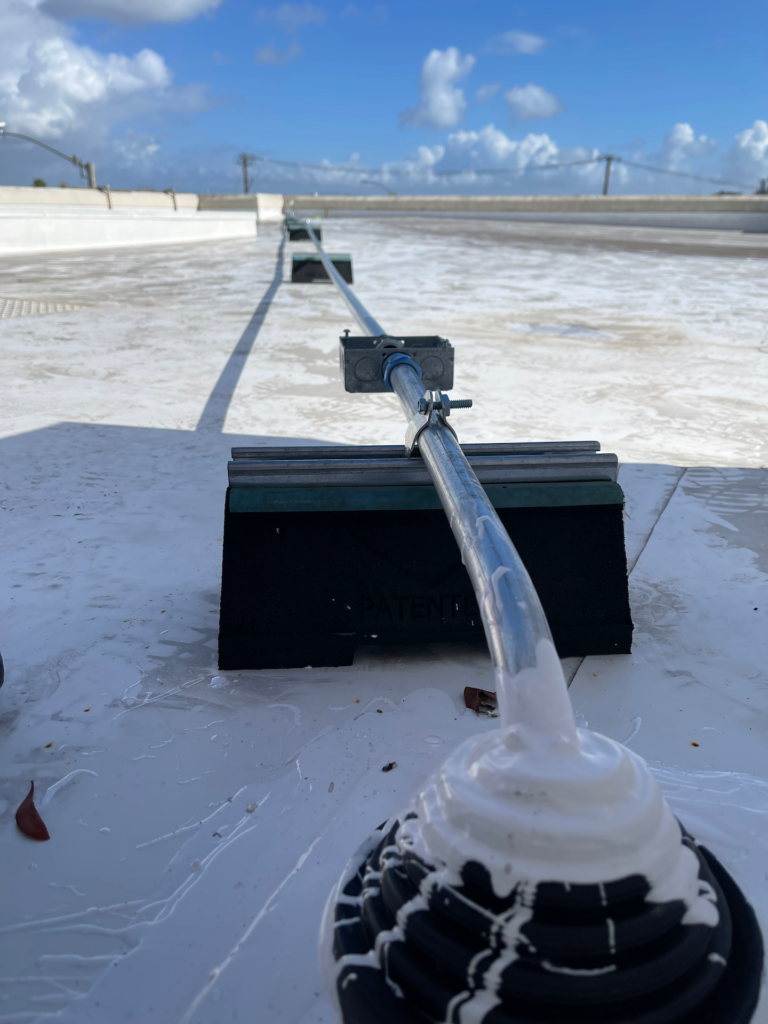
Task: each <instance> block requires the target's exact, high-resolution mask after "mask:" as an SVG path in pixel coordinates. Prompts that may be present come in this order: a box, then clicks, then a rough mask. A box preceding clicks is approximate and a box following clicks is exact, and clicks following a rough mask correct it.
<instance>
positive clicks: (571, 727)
mask: <svg viewBox="0 0 768 1024" xmlns="http://www.w3.org/2000/svg"><path fill="white" fill-rule="evenodd" d="M536 654H537V664H536V666H535V667H534V668H526V669H524V670H523V671H522V672H520V673H518V675H517V676H515V677H514V678H513V679H509V678H506V679H505V678H497V694H498V698H499V708H500V712H501V727H500V728H499V729H498V730H495V731H493V732H491V733H482V734H481V735H479V736H473V737H471V738H470V739H468V740H466V741H465V742H464V743H462V744H460V746H459V747H457V749H456V750H455V751H454V752H453V753H452V754H451V755H450V756H449V757H448V759H447V760H446V761H445V762H444V764H443V765H442V766H441V767H440V768H439V769H438V770H437V772H435V774H434V775H433V776H432V777H431V778H430V779H429V780H428V782H427V783H426V785H425V786H424V789H423V790H422V791H421V793H420V794H419V795H418V796H417V798H416V800H415V802H414V805H413V810H414V811H415V812H416V815H417V817H415V818H412V819H410V820H408V821H404V822H403V825H402V827H401V829H400V833H399V837H398V838H399V840H400V841H401V842H402V843H404V845H406V846H409V847H411V848H412V849H413V851H414V853H416V854H417V855H419V856H420V857H421V859H422V860H423V861H425V862H426V863H428V864H434V865H435V867H436V868H438V869H439V870H440V873H441V874H442V875H443V881H444V882H445V883H446V884H449V885H458V884H460V879H461V869H462V868H463V866H464V865H465V864H466V863H467V862H468V861H477V862H479V863H480V864H482V865H484V866H485V867H486V868H487V869H488V872H489V874H490V876H491V881H492V884H493V888H494V891H495V892H496V894H497V895H498V896H500V897H505V896H508V895H509V894H510V893H511V892H512V890H513V889H514V887H515V886H516V885H519V884H520V883H525V884H526V885H528V884H530V883H534V884H536V883H538V882H545V881H552V882H565V883H573V884H599V883H605V882H611V881H615V880H618V879H620V878H626V877H627V876H629V875H643V876H644V877H645V878H647V879H648V882H649V884H650V886H651V892H650V893H649V895H648V896H647V899H648V900H650V901H651V902H664V901H667V900H674V899H680V900H683V901H684V902H685V904H686V906H687V908H688V909H687V913H686V917H685V919H684V920H685V923H689V924H693V923H702V924H708V925H710V926H714V925H715V924H716V923H717V910H716V908H715V906H714V904H713V903H712V901H711V899H708V898H707V897H706V896H700V895H699V888H700V882H699V879H698V863H697V861H696V857H695V856H694V854H693V853H692V852H691V851H690V850H689V849H687V848H686V847H685V846H683V844H682V843H681V841H680V827H679V825H678V824H677V821H676V820H675V817H674V815H673V814H672V811H671V810H670V809H669V807H668V805H667V803H666V801H665V800H664V798H663V796H662V794H661V790H660V789H659V785H658V783H657V782H656V780H655V779H654V777H653V776H652V775H651V773H650V772H649V770H648V767H647V765H646V764H645V762H644V761H643V759H642V758H640V757H638V756H637V754H634V753H633V752H632V751H631V750H628V749H627V748H626V747H623V746H622V745H621V744H620V743H616V742H615V741H614V740H610V739H608V738H607V737H606V736H601V735H600V734H599V733H594V732H591V731H589V730H586V729H577V728H576V724H575V720H574V716H573V711H572V708H571V704H570V699H569V697H568V691H567V687H566V685H565V680H564V678H563V672H562V667H561V665H560V660H559V658H558V656H557V652H556V651H555V648H554V645H553V644H552V642H551V641H550V640H545V639H542V640H540V641H539V642H538V644H537V648H536Z"/></svg>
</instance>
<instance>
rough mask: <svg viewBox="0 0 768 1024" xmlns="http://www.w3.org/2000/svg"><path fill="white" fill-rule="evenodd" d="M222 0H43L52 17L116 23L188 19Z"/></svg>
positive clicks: (44, 6)
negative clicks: (91, 19) (93, 19)
mask: <svg viewBox="0 0 768 1024" xmlns="http://www.w3.org/2000/svg"><path fill="white" fill-rule="evenodd" d="M220 3H221V0H44V3H43V4H42V5H41V8H40V9H41V10H42V11H44V12H45V13H46V14H50V15H52V16H53V17H54V18H104V19H105V20H106V21H117V22H137V21H155V22H163V21H165V22H176V21H188V20H189V19H190V18H196V17H197V15H198V14H203V13H204V12H205V11H210V10H213V9H214V8H216V7H218V6H219V4H220Z"/></svg>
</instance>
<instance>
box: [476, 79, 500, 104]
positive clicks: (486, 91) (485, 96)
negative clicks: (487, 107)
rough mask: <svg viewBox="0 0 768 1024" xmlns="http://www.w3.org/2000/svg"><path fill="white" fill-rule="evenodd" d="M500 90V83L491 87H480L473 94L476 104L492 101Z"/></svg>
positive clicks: (495, 83)
mask: <svg viewBox="0 0 768 1024" xmlns="http://www.w3.org/2000/svg"><path fill="white" fill-rule="evenodd" d="M500 88H501V82H494V83H493V85H481V86H480V88H479V89H478V90H477V92H476V93H475V99H476V100H477V102H478V103H487V102H488V100H490V99H493V97H494V96H495V95H496V93H497V92H498V91H499V89H500Z"/></svg>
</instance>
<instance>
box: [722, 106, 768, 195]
mask: <svg viewBox="0 0 768 1024" xmlns="http://www.w3.org/2000/svg"><path fill="white" fill-rule="evenodd" d="M725 164H726V168H727V174H728V175H729V176H733V177H736V178H738V179H740V180H741V181H744V182H745V183H751V182H752V181H754V182H755V184H757V179H758V178H768V121H761V120H758V121H755V123H754V124H753V125H752V127H751V128H745V129H744V131H743V132H739V133H738V135H737V136H736V138H735V140H734V143H733V145H732V146H731V148H730V150H729V151H728V153H727V155H726V158H725Z"/></svg>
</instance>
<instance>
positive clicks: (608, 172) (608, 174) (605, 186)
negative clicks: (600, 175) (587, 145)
mask: <svg viewBox="0 0 768 1024" xmlns="http://www.w3.org/2000/svg"><path fill="white" fill-rule="evenodd" d="M602 159H603V160H605V179H604V180H603V195H604V196H607V195H608V186H609V184H610V183H611V164H612V163H613V161H614V160H615V159H616V157H615V156H613V155H611V154H606V155H605V156H604V157H603V158H602Z"/></svg>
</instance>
